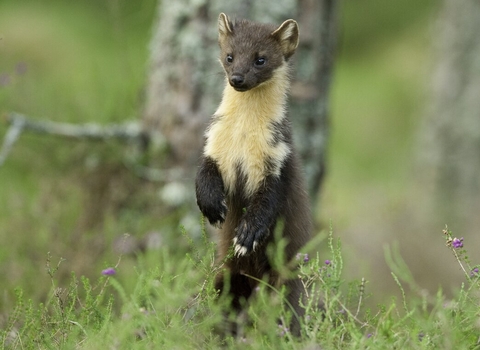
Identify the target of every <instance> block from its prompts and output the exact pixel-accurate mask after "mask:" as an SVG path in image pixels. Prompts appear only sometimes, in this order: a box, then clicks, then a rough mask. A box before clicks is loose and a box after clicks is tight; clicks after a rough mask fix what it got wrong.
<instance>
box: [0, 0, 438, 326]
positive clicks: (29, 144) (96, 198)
mask: <svg viewBox="0 0 480 350" xmlns="http://www.w3.org/2000/svg"><path fill="white" fill-rule="evenodd" d="M437 7H438V5H437V2H436V1H433V0H424V1H417V0H404V1H396V2H391V1H383V0H355V1H353V0H350V1H343V3H342V6H341V8H340V43H339V52H338V57H337V61H336V68H335V75H334V82H333V86H332V93H331V139H330V148H329V157H328V160H329V170H328V174H327V178H326V182H325V183H324V186H323V193H322V196H321V197H322V198H321V205H320V207H319V212H318V213H317V214H318V216H319V218H320V220H321V221H322V222H324V223H325V224H326V225H327V226H328V225H329V223H330V222H331V223H332V225H333V229H334V232H335V234H336V235H337V236H339V237H341V239H342V242H343V247H344V250H345V253H346V267H347V272H348V274H347V275H348V276H351V277H353V278H360V277H362V276H366V277H367V279H369V280H370V281H371V284H372V286H374V287H373V289H374V290H375V294H376V297H377V298H379V299H382V298H386V297H388V295H389V293H391V292H392V290H393V288H394V283H393V281H390V282H388V283H387V282H385V281H384V280H383V277H378V276H383V275H380V272H379V271H380V270H382V271H383V272H385V271H386V270H387V267H386V265H385V262H384V259H383V245H384V244H385V243H391V242H393V241H395V240H396V239H397V237H396V236H395V235H398V234H401V232H402V229H403V226H402V225H403V223H402V220H403V219H402V211H403V208H404V207H405V206H406V203H407V202H408V189H409V188H410V187H409V183H410V182H411V181H412V166H413V162H414V158H415V147H416V137H417V134H416V133H417V131H418V126H419V122H420V120H421V119H422V117H423V115H424V114H425V109H426V101H427V92H428V88H429V82H430V75H431V64H432V54H431V46H430V42H431V38H432V32H431V27H432V23H433V21H434V19H435V16H436V14H437V10H438V9H437ZM155 8H156V1H154V0H142V1H127V0H108V1H98V0H95V1H94V0H81V1H61V0H58V1H55V0H50V1H38V0H37V1H33V0H32V1H28V0H22V1H18V0H2V1H1V2H0V115H2V118H3V116H4V115H5V113H6V112H9V111H17V112H20V113H24V114H26V115H28V116H31V117H33V118H39V119H49V120H53V121H62V122H72V123H87V122H95V123H101V124H107V123H111V122H122V121H126V120H132V119H133V120H134V119H138V118H140V117H141V113H142V108H143V102H144V101H143V95H144V89H145V85H146V80H147V79H146V78H147V68H148V56H149V51H148V45H149V41H150V39H151V34H152V23H153V20H154V18H155ZM6 131H7V123H6V122H5V119H1V123H0V137H3V136H4V135H5V133H6ZM125 149H126V147H125V146H124V145H122V144H119V143H116V142H110V143H95V142H86V141H72V140H66V139H60V138H56V137H47V136H42V135H37V134H31V133H24V134H23V135H22V136H21V138H20V140H19V141H18V142H17V144H16V145H15V147H14V149H13V151H12V153H11V154H10V156H9V158H8V159H7V161H6V162H5V164H4V165H3V166H2V167H1V168H0V281H1V283H0V286H1V287H0V292H1V294H0V317H5V314H6V313H8V311H9V310H10V308H11V307H12V303H13V300H14V298H13V291H14V289H15V287H17V286H19V287H22V288H23V289H24V291H25V295H27V296H29V297H31V298H32V299H33V300H36V301H41V300H42V298H44V296H45V294H46V293H47V292H48V290H49V288H50V285H49V284H48V283H49V279H48V276H47V273H46V271H45V266H46V260H47V254H48V252H50V254H51V259H52V264H53V263H55V264H56V262H57V261H58V260H59V259H60V258H64V259H65V261H64V262H63V263H62V264H61V269H60V270H59V276H60V277H62V276H63V277H64V278H65V279H67V278H68V277H69V275H70V273H71V271H74V272H75V273H76V274H77V275H86V276H88V277H93V278H95V276H98V275H99V273H100V271H101V269H102V268H105V267H107V266H111V265H114V264H115V263H116V261H117V259H118V256H119V254H120V253H119V250H118V249H115V247H117V246H118V242H119V241H121V240H123V238H122V237H123V234H124V233H129V234H130V235H131V237H130V238H129V239H128V240H130V239H131V240H133V241H134V243H132V244H137V245H140V246H141V245H142V244H144V242H145V240H148V239H150V238H152V237H153V238H156V239H160V240H161V243H160V244H163V245H164V246H169V245H170V246H174V247H175V249H174V250H175V251H176V252H177V253H178V258H179V259H181V258H182V256H183V255H184V253H185V251H186V248H185V247H186V240H185V239H183V238H182V237H181V233H180V229H179V227H178V222H177V220H176V218H175V217H172V216H171V213H170V212H168V211H165V209H164V208H162V207H161V205H159V204H157V203H158V202H159V201H160V199H159V196H158V188H157V185H156V184H151V183H145V181H143V180H141V179H139V178H138V177H136V176H135V175H134V174H133V173H132V172H131V171H130V170H129V169H128V168H127V167H126V166H125V165H124V163H123V159H124V155H125ZM399 212H400V214H399ZM198 218H200V214H198ZM198 226H200V223H198ZM392 227H395V229H392ZM439 229H441V227H440V228H439ZM139 242H140V243H139ZM142 242H143V243H142ZM173 242H174V243H173ZM412 244H413V243H412ZM435 244H436V243H435ZM157 246H158V245H157ZM438 246H439V247H441V246H443V241H442V239H441V237H440V238H439V240H438ZM182 247H183V248H185V249H182ZM362 251H363V253H359V252H362ZM146 254H149V253H148V252H147V253H146ZM152 263H154V259H152ZM407 263H408V261H407ZM135 264H136V262H135V259H134V257H133V256H128V254H127V256H125V257H124V258H123V260H122V270H123V274H122V275H121V276H119V278H120V279H125V281H128V280H131V279H133V278H135V270H134V269H133V268H132V266H134V265H135ZM430 273H435V272H434V271H433V272H432V271H430ZM437 274H438V276H439V277H438V281H439V282H438V284H441V277H440V274H441V271H440V269H439V271H438V273H437ZM392 286H393V287H392ZM377 287H378V288H377Z"/></svg>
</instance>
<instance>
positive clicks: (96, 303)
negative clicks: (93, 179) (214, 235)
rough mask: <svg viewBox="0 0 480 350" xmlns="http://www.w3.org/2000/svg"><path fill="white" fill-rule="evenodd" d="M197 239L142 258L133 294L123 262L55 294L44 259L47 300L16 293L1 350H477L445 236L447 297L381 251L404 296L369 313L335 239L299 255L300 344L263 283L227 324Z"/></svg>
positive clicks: (478, 302) (456, 242) (455, 246)
mask: <svg viewBox="0 0 480 350" xmlns="http://www.w3.org/2000/svg"><path fill="white" fill-rule="evenodd" d="M203 231H204V235H203V237H204V239H203V244H198V242H193V241H191V242H190V245H191V250H190V251H191V252H190V254H188V255H186V256H185V258H184V259H182V260H181V261H176V259H173V258H172V256H173V255H172V252H171V251H169V250H168V249H164V250H159V251H158V252H156V253H154V254H153V253H152V254H149V253H146V254H144V255H143V256H141V257H139V260H138V266H137V267H136V272H137V279H136V284H135V286H134V288H133V289H132V290H133V291H132V292H129V290H131V289H129V288H126V286H125V285H124V284H123V283H122V280H121V278H120V277H121V274H122V264H121V260H119V261H118V262H117V264H116V265H115V267H111V268H108V269H105V270H103V272H102V274H103V275H102V276H101V277H100V278H99V279H98V280H97V281H95V282H94V283H92V282H91V281H90V280H88V279H87V278H85V277H81V278H78V277H77V276H75V275H72V277H71V281H70V284H69V285H68V286H59V285H58V284H57V282H56V278H55V273H56V271H57V269H58V266H59V265H60V264H61V262H62V260H61V259H60V260H59V261H58V263H57V264H53V263H52V258H51V257H50V256H48V257H47V262H46V272H47V274H48V276H49V279H50V281H51V284H52V286H51V291H50V294H49V295H50V296H49V299H48V300H47V301H46V302H45V303H44V304H38V305H34V304H33V302H32V301H31V300H29V299H28V297H27V296H25V295H24V294H23V292H22V290H21V289H20V288H19V289H17V291H16V297H17V301H16V306H15V308H14V311H13V312H12V313H11V314H10V316H9V320H8V322H7V323H6V325H5V327H4V328H3V329H2V330H1V333H0V344H1V346H2V348H4V349H50V348H62V349H63V348H66V349H69V348H79V349H80V348H81V349H215V348H242V349H244V348H247V349H284V348H285V349H305V348H307V349H320V348H321V349H343V348H345V349H387V348H388V349H400V348H408V349H452V348H458V349H460V348H461V349H480V318H479V316H480V298H479V296H480V295H479V291H480V279H479V266H478V265H472V263H471V261H470V259H469V257H468V254H467V250H466V247H465V246H464V240H463V238H460V239H458V238H456V237H453V235H452V233H451V232H450V231H448V229H445V230H444V231H443V232H444V236H445V238H446V243H447V248H448V249H450V251H451V252H452V253H453V256H454V258H455V259H456V260H457V261H458V263H459V265H460V266H461V270H462V272H463V273H464V274H465V282H464V283H463V284H462V285H461V287H460V289H459V291H458V293H457V295H456V297H455V298H453V299H449V298H447V297H445V296H444V294H443V293H442V291H441V290H440V291H438V293H437V294H436V295H430V294H428V293H427V292H425V291H424V290H422V289H421V288H420V287H418V285H417V284H416V283H415V281H414V280H413V278H412V275H411V274H410V272H409V271H408V268H406V264H405V262H404V261H403V260H402V258H401V257H400V255H399V253H398V250H397V249H396V248H395V247H394V248H392V249H386V259H387V262H388V264H389V266H390V268H391V270H392V278H393V279H394V280H395V281H396V283H397V284H398V287H399V288H400V290H401V295H402V297H401V299H400V300H396V299H394V298H392V300H391V302H390V303H389V304H387V305H379V306H378V309H377V310H371V309H367V308H366V307H365V305H364V302H365V299H366V298H368V297H369V295H370V293H371V292H369V291H368V284H367V281H365V280H364V279H362V280H360V281H353V282H346V281H344V280H343V279H342V268H343V260H342V254H341V245H340V242H339V240H337V239H335V238H334V236H333V233H332V231H330V233H329V234H328V236H327V245H328V247H329V256H327V257H320V256H319V255H318V254H311V253H310V254H309V253H304V252H300V253H299V254H298V255H297V257H296V263H297V264H298V265H299V268H298V269H297V272H298V274H299V275H300V276H301V278H302V281H303V284H304V286H305V290H306V291H307V293H308V299H307V300H308V301H307V302H306V303H305V305H304V307H305V316H304V318H303V326H302V336H301V338H295V337H293V336H292V335H291V334H290V331H289V329H288V327H286V326H285V325H287V324H288V321H289V320H290V318H291V317H292V314H291V312H290V310H289V307H288V305H285V303H283V302H282V300H283V298H284V294H285V290H283V289H281V290H278V289H275V288H273V287H272V286H269V285H268V284H267V283H261V284H260V287H259V288H258V290H257V291H256V293H255V297H254V298H253V300H252V301H251V303H250V304H249V307H248V309H247V312H246V314H245V315H242V316H239V317H237V316H234V315H230V316H224V315H225V313H224V312H222V310H225V307H226V306H225V305H226V304H225V303H227V302H228V300H226V299H227V298H223V297H220V298H219V297H218V295H217V294H216V291H215V290H214V288H213V279H214V276H215V274H216V273H217V271H218V269H220V268H221V265H220V266H219V265H218V264H216V263H215V261H214V256H215V245H214V244H213V243H211V242H210V241H209V239H208V237H207V235H206V234H205V230H203ZM184 237H186V238H187V239H188V235H187V234H185V233H184ZM278 246H281V244H278ZM406 286H408V289H407V290H406ZM319 300H321V301H322V303H323V307H321V306H320V303H319ZM226 317H227V318H226ZM233 320H235V321H236V322H238V323H239V324H240V325H241V327H240V331H239V332H238V334H237V336H235V337H233V336H221V335H220V334H223V333H222V332H221V330H222V329H225V325H226V324H227V323H228V322H230V321H233Z"/></svg>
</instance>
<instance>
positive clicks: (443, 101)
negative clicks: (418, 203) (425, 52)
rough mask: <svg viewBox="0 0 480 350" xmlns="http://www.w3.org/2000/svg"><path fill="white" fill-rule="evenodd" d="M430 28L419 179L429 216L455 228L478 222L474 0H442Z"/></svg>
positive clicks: (478, 21) (479, 42)
mask: <svg viewBox="0 0 480 350" xmlns="http://www.w3.org/2000/svg"><path fill="white" fill-rule="evenodd" d="M436 29H437V30H436V31H435V33H436V34H437V43H436V44H437V45H436V55H435V57H437V63H436V66H435V70H434V80H433V89H432V90H433V96H432V104H431V109H430V111H429V118H428V119H427V121H426V123H425V125H424V128H423V130H422V133H421V137H422V138H423V140H422V141H423V143H422V150H421V162H420V163H421V168H422V175H423V178H422V185H423V187H424V188H426V189H427V194H426V198H427V206H428V207H429V208H430V209H431V210H432V211H433V215H434V220H435V222H437V223H438V224H448V225H449V227H450V228H452V229H453V230H454V231H456V232H458V233H459V234H460V232H462V231H464V230H468V229H469V228H473V227H474V225H477V226H478V224H480V220H479V215H478V213H479V212H480V35H479V33H480V3H479V2H478V1H475V0H445V1H444V5H443V11H442V13H441V16H440V19H439V21H438V23H437V28H436Z"/></svg>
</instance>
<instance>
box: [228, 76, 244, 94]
mask: <svg viewBox="0 0 480 350" xmlns="http://www.w3.org/2000/svg"><path fill="white" fill-rule="evenodd" d="M229 82H230V85H231V86H232V87H233V88H234V89H235V90H237V91H246V90H248V87H247V86H246V84H245V76H244V75H243V74H238V73H236V74H232V76H231V77H230V79H229Z"/></svg>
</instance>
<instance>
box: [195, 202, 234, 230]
mask: <svg viewBox="0 0 480 350" xmlns="http://www.w3.org/2000/svg"><path fill="white" fill-rule="evenodd" d="M197 204H198V207H199V208H200V211H201V212H202V214H203V215H204V216H205V217H206V218H207V219H208V222H210V224H212V225H213V226H215V227H221V225H222V224H223V223H224V222H225V218H226V216H227V210H228V208H227V202H226V200H225V198H223V199H221V200H217V201H211V202H210V203H208V204H207V203H201V202H200V201H198V200H197Z"/></svg>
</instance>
